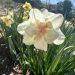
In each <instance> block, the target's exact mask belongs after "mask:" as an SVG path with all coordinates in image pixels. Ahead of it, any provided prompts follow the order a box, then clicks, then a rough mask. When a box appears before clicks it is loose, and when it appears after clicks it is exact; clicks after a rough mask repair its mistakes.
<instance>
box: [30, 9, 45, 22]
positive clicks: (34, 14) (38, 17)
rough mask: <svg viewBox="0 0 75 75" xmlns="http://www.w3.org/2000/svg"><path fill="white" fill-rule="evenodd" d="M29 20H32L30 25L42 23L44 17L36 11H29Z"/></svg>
mask: <svg viewBox="0 0 75 75" xmlns="http://www.w3.org/2000/svg"><path fill="white" fill-rule="evenodd" d="M29 15H30V19H31V20H32V23H37V21H39V22H44V21H45V19H44V16H43V14H42V13H41V12H40V11H39V10H38V9H31V11H30V13H29Z"/></svg>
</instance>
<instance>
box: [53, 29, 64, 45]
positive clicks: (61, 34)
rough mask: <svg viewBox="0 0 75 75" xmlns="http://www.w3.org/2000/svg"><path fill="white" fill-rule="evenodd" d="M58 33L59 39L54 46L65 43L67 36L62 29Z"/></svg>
mask: <svg viewBox="0 0 75 75" xmlns="http://www.w3.org/2000/svg"><path fill="white" fill-rule="evenodd" d="M57 32H58V33H59V37H58V38H57V39H56V40H54V44H56V45H60V44H62V43H63V42H64V39H65V35H64V34H63V33H62V32H61V30H60V29H58V31H57Z"/></svg>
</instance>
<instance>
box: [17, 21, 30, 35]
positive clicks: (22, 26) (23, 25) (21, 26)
mask: <svg viewBox="0 0 75 75" xmlns="http://www.w3.org/2000/svg"><path fill="white" fill-rule="evenodd" d="M30 25H31V21H30V20H28V21H24V22H23V23H20V24H19V25H18V27H17V31H18V32H19V33H20V34H21V35H23V34H24V33H25V29H26V28H27V27H29V26H30Z"/></svg>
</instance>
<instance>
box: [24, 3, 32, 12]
mask: <svg viewBox="0 0 75 75" xmlns="http://www.w3.org/2000/svg"><path fill="white" fill-rule="evenodd" d="M23 8H24V10H25V11H26V12H29V11H30V9H31V8H32V6H31V4H30V3H28V2H26V3H25V4H24V5H23Z"/></svg>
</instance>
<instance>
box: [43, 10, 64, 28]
mask: <svg viewBox="0 0 75 75" xmlns="http://www.w3.org/2000/svg"><path fill="white" fill-rule="evenodd" d="M42 13H43V15H44V17H45V20H46V21H50V22H51V23H52V25H53V28H54V29H57V28H59V27H60V26H61V25H62V23H63V20H64V17H63V15H62V14H54V13H51V12H48V10H47V9H45V10H43V12H42Z"/></svg>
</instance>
